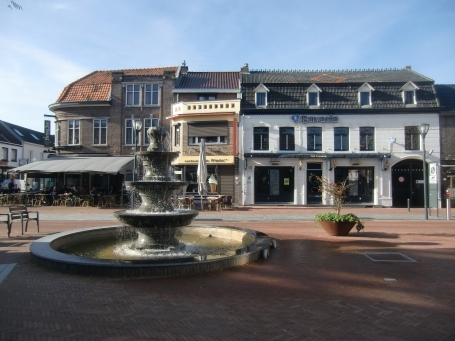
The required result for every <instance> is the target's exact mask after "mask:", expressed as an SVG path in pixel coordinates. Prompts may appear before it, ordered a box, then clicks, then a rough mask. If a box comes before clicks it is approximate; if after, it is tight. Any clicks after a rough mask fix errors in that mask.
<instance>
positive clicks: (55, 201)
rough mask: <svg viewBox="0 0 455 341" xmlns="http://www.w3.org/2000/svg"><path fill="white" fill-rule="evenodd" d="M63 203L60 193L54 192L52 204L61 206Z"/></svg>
mask: <svg viewBox="0 0 455 341" xmlns="http://www.w3.org/2000/svg"><path fill="white" fill-rule="evenodd" d="M61 204H62V200H61V199H60V197H59V196H58V194H52V206H60V205H61Z"/></svg>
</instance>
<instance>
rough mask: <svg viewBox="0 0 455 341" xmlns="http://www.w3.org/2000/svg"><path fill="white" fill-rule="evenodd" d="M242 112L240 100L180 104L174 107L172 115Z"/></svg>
mask: <svg viewBox="0 0 455 341" xmlns="http://www.w3.org/2000/svg"><path fill="white" fill-rule="evenodd" d="M239 111H240V100H239V99H234V100H224V101H195V102H179V103H175V104H173V105H172V115H191V114H215V113H232V112H237V113H238V112H239Z"/></svg>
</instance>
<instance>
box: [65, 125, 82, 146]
mask: <svg viewBox="0 0 455 341" xmlns="http://www.w3.org/2000/svg"><path fill="white" fill-rule="evenodd" d="M67 140H68V142H67V143H68V145H69V146H78V145H80V144H81V121H80V120H68V138H67Z"/></svg>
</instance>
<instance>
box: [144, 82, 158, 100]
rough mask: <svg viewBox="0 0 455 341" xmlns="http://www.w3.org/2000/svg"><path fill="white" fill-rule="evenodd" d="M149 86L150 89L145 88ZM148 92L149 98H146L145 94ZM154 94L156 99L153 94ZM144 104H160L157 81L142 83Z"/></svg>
mask: <svg viewBox="0 0 455 341" xmlns="http://www.w3.org/2000/svg"><path fill="white" fill-rule="evenodd" d="M148 87H150V89H147V88H148ZM149 93H150V100H148V99H147V94H149ZM154 94H156V101H154V100H153V99H154V97H153V95H154ZM144 105H147V106H156V105H160V85H159V84H157V83H148V84H145V85H144Z"/></svg>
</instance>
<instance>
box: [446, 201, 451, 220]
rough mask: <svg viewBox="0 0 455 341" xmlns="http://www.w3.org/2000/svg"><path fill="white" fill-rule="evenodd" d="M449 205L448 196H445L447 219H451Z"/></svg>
mask: <svg viewBox="0 0 455 341" xmlns="http://www.w3.org/2000/svg"><path fill="white" fill-rule="evenodd" d="M450 205H451V202H450V198H447V199H446V209H447V220H450V219H452V216H451V214H450Z"/></svg>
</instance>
